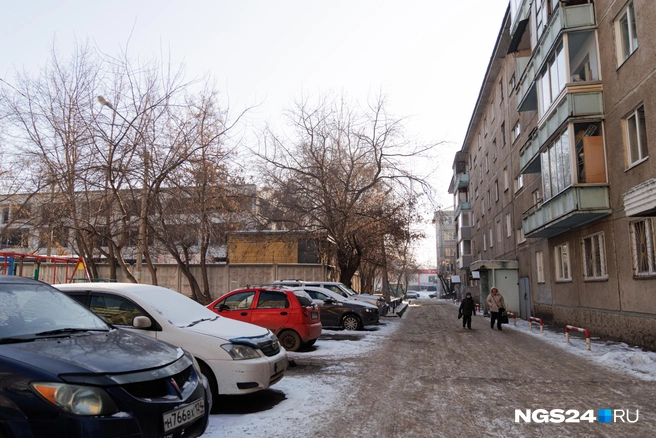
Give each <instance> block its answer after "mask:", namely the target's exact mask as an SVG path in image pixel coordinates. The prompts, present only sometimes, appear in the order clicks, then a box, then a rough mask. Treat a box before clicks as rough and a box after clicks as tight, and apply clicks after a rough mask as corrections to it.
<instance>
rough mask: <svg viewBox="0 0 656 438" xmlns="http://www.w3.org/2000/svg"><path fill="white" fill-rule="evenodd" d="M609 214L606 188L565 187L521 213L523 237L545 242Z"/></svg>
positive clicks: (608, 199) (607, 189)
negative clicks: (543, 239) (541, 202)
mask: <svg viewBox="0 0 656 438" xmlns="http://www.w3.org/2000/svg"><path fill="white" fill-rule="evenodd" d="M610 213H611V208H610V197H609V188H608V187H600V186H596V187H569V188H568V189H565V190H564V191H562V192H561V193H559V194H558V195H556V196H554V197H553V198H551V199H549V200H547V201H546V202H544V203H543V204H541V205H540V204H538V205H536V206H534V207H532V208H531V209H529V210H528V211H527V212H525V213H524V215H523V218H522V227H523V229H524V234H525V235H526V237H532V238H536V237H539V238H549V237H553V236H556V235H558V234H560V233H564V232H566V231H569V230H571V229H574V228H577V227H580V226H582V225H585V224H587V223H589V222H592V221H595V220H597V219H600V218H602V217H604V216H607V215H609V214H610Z"/></svg>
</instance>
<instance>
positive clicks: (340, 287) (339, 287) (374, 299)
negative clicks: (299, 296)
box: [273, 280, 389, 316]
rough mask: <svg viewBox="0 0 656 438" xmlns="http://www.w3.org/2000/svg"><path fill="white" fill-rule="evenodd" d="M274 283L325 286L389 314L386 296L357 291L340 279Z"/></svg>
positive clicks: (277, 281)
mask: <svg viewBox="0 0 656 438" xmlns="http://www.w3.org/2000/svg"><path fill="white" fill-rule="evenodd" d="M273 284H274V285H280V286H292V287H298V286H313V287H323V288H325V289H329V290H331V291H333V292H336V293H338V294H340V295H341V296H343V297H345V298H350V299H352V300H356V301H364V302H367V303H370V304H373V305H374V306H376V307H377V308H378V313H379V314H380V316H385V315H387V312H388V310H389V306H388V304H387V301H385V298H383V297H382V296H376V295H369V294H359V293H357V292H355V291H354V290H353V289H351V288H350V287H348V286H346V285H345V284H344V283H340V282H338V281H301V280H276V281H274V282H273Z"/></svg>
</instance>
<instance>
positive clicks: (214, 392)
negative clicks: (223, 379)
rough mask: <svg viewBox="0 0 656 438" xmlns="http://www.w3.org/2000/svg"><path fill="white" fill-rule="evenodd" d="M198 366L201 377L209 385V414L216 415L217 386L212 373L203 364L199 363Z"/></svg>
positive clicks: (217, 406)
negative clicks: (210, 392)
mask: <svg viewBox="0 0 656 438" xmlns="http://www.w3.org/2000/svg"><path fill="white" fill-rule="evenodd" d="M199 365H200V371H201V372H202V373H203V375H204V376H205V377H206V378H207V381H208V382H209V384H210V391H212V399H213V403H212V410H211V411H210V413H211V414H218V413H219V385H218V384H217V383H216V378H215V377H214V373H213V372H212V370H211V369H210V367H208V366H207V365H205V364H204V363H202V362H201V363H199Z"/></svg>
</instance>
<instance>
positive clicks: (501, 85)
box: [499, 79, 503, 104]
mask: <svg viewBox="0 0 656 438" xmlns="http://www.w3.org/2000/svg"><path fill="white" fill-rule="evenodd" d="M502 103H503V79H501V80H500V81H499V104H502Z"/></svg>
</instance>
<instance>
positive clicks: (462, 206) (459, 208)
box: [453, 201, 471, 217]
mask: <svg viewBox="0 0 656 438" xmlns="http://www.w3.org/2000/svg"><path fill="white" fill-rule="evenodd" d="M469 210H471V203H469V202H467V201H463V202H460V203H459V204H458V206H457V207H456V212H455V213H454V215H453V216H454V217H458V215H459V214H460V213H461V212H462V211H469Z"/></svg>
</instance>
